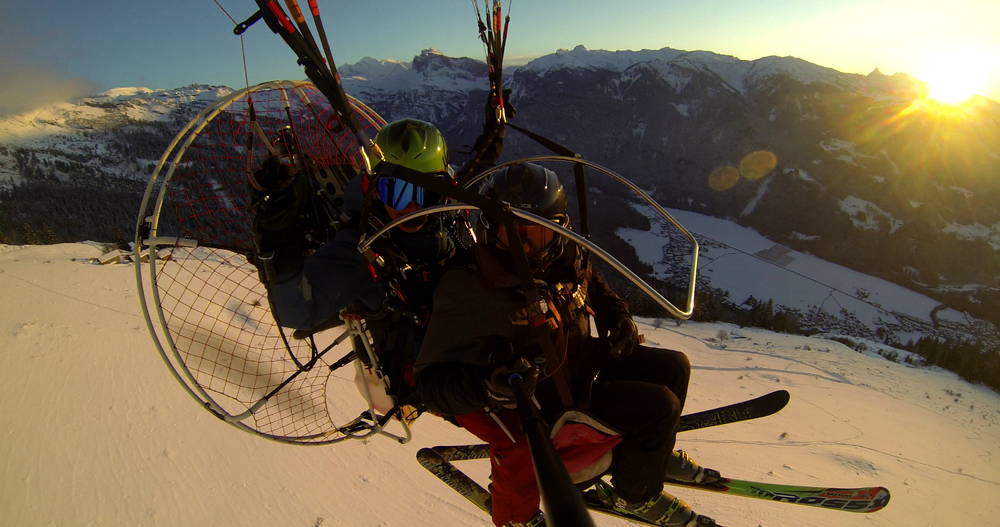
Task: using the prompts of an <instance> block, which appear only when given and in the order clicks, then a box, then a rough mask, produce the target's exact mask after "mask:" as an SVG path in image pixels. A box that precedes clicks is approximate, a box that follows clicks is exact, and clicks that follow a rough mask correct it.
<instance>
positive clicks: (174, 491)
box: [0, 244, 1000, 527]
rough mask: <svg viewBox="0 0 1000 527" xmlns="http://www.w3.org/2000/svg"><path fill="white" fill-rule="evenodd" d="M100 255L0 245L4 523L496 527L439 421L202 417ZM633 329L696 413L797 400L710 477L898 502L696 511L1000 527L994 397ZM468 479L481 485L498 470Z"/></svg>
mask: <svg viewBox="0 0 1000 527" xmlns="http://www.w3.org/2000/svg"><path fill="white" fill-rule="evenodd" d="M100 253H101V251H100V250H99V249H98V248H97V247H95V246H94V245H88V244H63V245H53V246H26V247H15V246H0V287H2V290H3V292H4V295H3V297H2V300H0V371H3V381H4V382H2V383H0V408H2V409H3V410H2V412H0V434H2V436H3V440H2V441H0V463H2V465H0V466H2V467H3V469H2V472H3V476H2V484H0V524H3V525H12V526H29V525H32V526H33V525H116V526H117V525H171V526H173V525H220V526H228V525H233V526H237V525H238V526H256V525H260V526H272V525H290V526H300V527H318V526H320V525H322V526H340V525H344V526H352V527H353V526H369V525H379V526H422V525H428V526H430V525H433V526H441V525H448V526H450V525H483V526H486V525H489V522H488V520H487V519H486V518H485V517H484V516H483V515H482V514H481V513H479V512H478V511H477V510H476V509H475V508H473V507H472V506H471V505H469V504H467V503H466V502H465V501H464V499H463V498H461V497H459V496H458V495H457V494H456V493H454V492H453V491H451V490H450V489H449V488H447V487H446V486H445V485H444V484H443V483H441V482H440V481H438V480H437V479H435V478H434V477H432V476H431V475H430V474H429V473H427V472H426V471H425V470H424V469H422V468H421V467H420V466H419V465H418V464H417V463H416V461H415V459H414V455H415V453H416V451H417V450H418V449H419V448H420V447H422V446H432V445H442V444H461V443H465V442H469V441H474V439H473V438H472V437H471V436H470V435H468V434H467V433H465V432H464V431H462V430H460V429H457V428H455V427H453V426H451V425H449V424H447V423H445V422H443V421H442V420H440V419H437V418H435V417H433V416H430V415H427V416H424V417H421V418H420V420H419V421H418V422H417V424H416V429H415V435H416V436H415V439H414V440H413V441H412V442H411V443H410V444H407V445H399V444H396V443H394V442H392V441H389V440H386V439H381V438H379V439H374V440H372V441H371V442H369V443H368V444H362V443H360V442H354V443H342V444H338V445H333V446H324V447H304V446H289V445H283V444H278V443H273V442H270V441H267V440H264V439H261V438H258V437H255V436H252V435H249V434H246V433H243V432H240V431H238V430H237V429H235V428H233V427H231V426H228V425H226V424H224V423H222V422H221V421H219V420H217V419H216V418H214V417H212V416H211V414H209V413H208V412H206V411H204V410H202V409H201V408H198V406H197V405H196V404H195V403H194V402H193V401H192V399H191V398H190V397H188V396H187V395H185V393H184V392H183V390H182V389H181V387H180V386H179V385H178V384H177V383H176V382H175V381H174V380H173V379H172V377H171V376H170V375H169V373H168V371H167V369H166V368H165V367H164V365H163V363H162V362H161V360H160V358H159V356H158V355H157V353H156V351H155V349H154V347H153V344H152V342H151V339H150V337H149V335H148V333H147V330H146V327H145V323H144V321H143V319H142V316H141V314H140V309H139V305H138V300H137V295H136V291H135V279H134V270H133V268H132V267H131V266H129V265H106V266H101V265H96V264H94V263H92V262H91V261H90V259H91V258H96V257H97V256H99V255H100ZM645 322H650V321H645ZM640 326H641V328H642V330H643V331H644V332H645V333H646V335H647V338H648V341H649V343H651V344H653V345H659V346H669V347H673V348H677V349H682V350H684V351H685V352H687V353H688V354H689V357H690V359H691V362H692V364H693V367H694V371H693V378H692V384H691V390H690V395H689V398H688V405H687V411H688V412H694V411H698V410H701V409H706V408H709V407H713V406H717V405H720V404H727V403H730V402H734V401H737V400H741V399H745V398H748V397H753V396H757V395H761V394H764V393H766V392H769V391H771V390H774V389H780V388H783V389H787V390H789V391H790V392H791V393H792V401H791V403H790V404H789V406H788V407H787V408H786V409H785V410H784V411H782V412H781V413H779V414H777V415H775V416H772V417H769V418H766V419H762V420H759V421H755V422H748V423H740V424H734V425H730V426H724V427H719V428H716V429H708V430H701V431H694V432H687V433H685V434H683V435H682V436H681V437H680V441H679V443H678V446H679V447H680V448H683V449H686V450H688V451H689V452H691V453H692V455H693V456H694V457H695V458H696V459H697V460H699V461H700V462H702V463H703V464H704V465H706V466H710V467H715V468H718V469H720V470H722V471H723V472H724V473H727V474H730V475H733V476H735V477H743V478H746V479H759V480H762V481H771V482H788V483H795V484H817V485H840V486H854V485H873V484H880V485H884V486H886V487H888V488H889V489H890V490H891V491H892V493H893V498H892V501H891V502H890V503H889V505H888V507H887V508H886V509H885V510H883V511H881V512H878V513H875V514H872V515H857V514H849V513H844V512H838V511H825V510H814V509H811V508H806V507H801V506H796V505H783V504H773V503H767V502H763V501H760V500H750V499H745V498H729V497H725V496H716V495H713V494H709V493H703V492H697V491H694V490H682V489H678V490H677V491H676V494H678V495H680V496H682V497H684V498H685V499H687V500H689V501H690V502H691V503H692V504H693V505H694V506H695V508H696V509H697V510H700V511H704V512H706V513H708V514H710V515H712V516H714V517H715V518H717V519H718V520H719V521H720V522H724V523H725V524H726V525H728V526H736V527H739V526H747V527H753V526H775V527H777V526H793V525H794V526H817V527H819V526H826V525H833V524H836V525H839V526H866V527H868V526H900V527H902V526H906V527H913V526H950V525H995V524H996V518H997V517H998V514H1000V505H998V503H997V500H996V499H995V498H996V496H997V494H998V491H1000V459H998V458H997V457H995V456H994V453H995V452H1000V426H998V423H997V421H998V419H1000V396H998V395H997V394H996V393H995V392H993V391H990V390H988V389H984V388H982V387H978V386H971V385H969V384H967V383H965V382H963V381H961V380H959V379H957V378H956V377H955V375H953V374H951V373H948V372H945V371H942V370H939V369H936V368H930V369H916V368H912V367H907V366H902V365H899V364H895V363H891V362H888V361H885V360H883V359H880V358H878V357H872V356H870V355H866V354H859V353H857V352H854V351H852V350H849V349H848V348H846V347H845V346H843V345H841V344H838V343H836V342H832V341H827V340H820V339H812V338H807V337H799V336H786V335H778V334H773V333H768V332H764V331H751V330H745V329H738V328H735V327H732V326H726V325H717V324H693V323H684V324H683V325H681V326H680V327H677V326H675V325H674V324H673V323H671V322H668V323H667V324H666V325H664V326H663V327H661V328H659V329H654V328H653V327H652V326H650V325H648V324H646V323H641V324H640ZM720 330H722V331H723V332H724V334H725V335H726V337H727V340H725V341H722V342H720V341H719V340H718V334H719V332H720ZM331 338H332V336H331ZM337 356H339V354H337ZM328 391H329V394H330V395H329V397H331V398H335V399H342V400H345V401H355V402H356V403H357V404H358V405H359V408H360V404H361V399H360V397H359V396H358V394H357V392H356V389H355V387H354V384H353V382H352V380H351V379H349V378H346V377H345V376H333V377H331V380H330V383H329V386H328ZM460 466H462V467H463V468H464V469H466V470H468V471H469V472H470V473H471V474H472V475H473V476H474V477H476V478H477V479H478V480H479V481H481V482H484V483H485V481H486V479H485V477H486V472H487V471H488V467H487V466H486V463H485V462H481V461H474V462H467V463H466V464H465V465H460ZM596 520H597V523H598V525H601V526H612V525H627V523H626V522H623V521H620V520H616V519H614V518H609V517H603V516H602V517H599V518H596Z"/></svg>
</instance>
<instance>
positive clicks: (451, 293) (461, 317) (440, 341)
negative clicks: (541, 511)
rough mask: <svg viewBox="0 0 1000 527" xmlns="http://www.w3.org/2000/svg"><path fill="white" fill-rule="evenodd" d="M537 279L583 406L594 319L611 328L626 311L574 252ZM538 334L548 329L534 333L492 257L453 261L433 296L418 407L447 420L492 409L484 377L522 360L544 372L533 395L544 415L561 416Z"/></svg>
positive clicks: (472, 255) (419, 364)
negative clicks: (579, 292)
mask: <svg viewBox="0 0 1000 527" xmlns="http://www.w3.org/2000/svg"><path fill="white" fill-rule="evenodd" d="M538 276H540V277H541V278H542V279H541V280H538V279H536V287H537V288H538V290H539V292H540V293H541V294H542V296H543V297H545V298H548V299H549V300H551V305H552V306H554V307H555V308H556V310H557V312H558V313H559V318H560V319H561V322H562V326H561V328H559V329H556V330H554V331H552V333H550V336H551V337H553V341H555V342H559V338H558V332H560V331H561V332H563V335H562V337H563V338H564V339H565V343H566V345H565V356H566V359H565V361H566V362H565V364H564V365H563V366H562V368H566V370H565V371H568V372H569V379H570V383H571V385H572V388H573V395H574V399H576V402H579V399H580V398H581V397H584V394H585V392H586V391H587V390H588V389H589V383H590V381H592V380H593V374H594V371H595V370H596V362H595V360H594V357H593V356H592V355H596V354H595V353H591V349H592V348H593V346H594V345H595V344H594V339H591V338H589V336H590V316H589V313H590V312H591V311H593V313H594V314H595V315H596V318H597V320H598V322H599V324H598V327H601V326H607V327H611V325H613V323H612V321H614V323H617V322H616V321H617V318H618V317H621V316H626V315H628V305H627V304H626V303H625V302H624V301H622V300H621V299H620V298H619V297H618V295H616V294H615V293H614V292H613V291H611V289H610V288H609V287H608V285H607V283H606V282H605V281H604V280H603V279H602V278H601V277H600V276H599V275H598V274H597V273H595V272H593V271H592V270H591V269H590V268H589V265H588V264H585V263H584V260H583V258H581V256H580V253H579V251H578V249H577V248H576V246H575V245H573V244H569V246H568V247H567V249H566V251H565V252H564V254H563V255H562V257H560V258H559V259H558V260H557V261H555V262H553V264H551V265H550V266H549V268H547V269H546V270H545V272H542V273H538ZM576 286H583V287H582V289H584V290H585V297H586V304H585V305H584V306H578V303H574V301H573V295H572V293H573V292H574V288H575V287H576ZM580 296H581V295H577V298H580ZM537 331H544V329H543V330H539V329H537V328H534V325H533V324H531V322H530V321H529V320H528V317H527V311H526V301H525V297H524V294H523V292H522V291H521V290H520V281H519V280H518V279H517V277H516V276H513V275H512V274H511V273H510V272H508V271H506V270H505V268H504V267H503V266H502V265H500V263H499V262H498V261H497V259H496V258H494V257H493V255H492V253H490V252H489V251H488V250H486V249H483V248H482V247H478V246H477V247H474V248H473V249H470V251H469V252H468V253H466V254H465V255H462V256H460V257H456V259H455V264H454V265H453V266H452V267H451V269H449V270H448V271H446V272H445V274H444V276H443V277H442V278H441V281H440V282H439V283H438V285H437V288H436V289H435V292H434V311H433V314H432V315H431V318H430V321H429V323H428V326H427V333H426V335H425V336H424V340H423V343H422V345H421V348H420V352H419V354H418V356H417V361H416V364H415V366H414V373H415V377H416V385H417V392H418V393H419V394H420V397H421V400H422V401H423V402H424V404H426V405H427V406H428V407H429V408H430V409H431V410H433V411H435V412H437V413H440V414H442V415H462V414H466V413H469V412H473V411H476V410H479V409H481V408H483V407H485V406H488V405H489V404H490V403H489V400H488V399H487V397H486V390H485V386H484V383H483V379H484V377H486V376H487V375H488V374H489V372H491V371H493V369H494V368H496V367H497V366H498V365H500V364H501V363H504V362H506V361H510V360H512V359H513V358H515V357H518V356H523V357H525V358H528V359H529V361H531V362H533V363H535V364H539V366H540V368H541V370H542V376H543V380H542V381H540V382H539V384H538V388H537V390H536V395H537V396H538V398H539V400H540V401H541V402H542V406H543V410H544V411H545V413H546V414H548V413H550V412H555V411H558V410H560V409H561V406H562V405H561V403H560V399H559V398H558V397H557V396H556V394H555V383H554V382H553V380H552V378H547V379H546V378H544V377H545V376H546V375H547V374H550V373H552V370H554V369H555V367H554V366H553V365H551V364H546V361H545V359H544V355H543V353H542V349H541V347H540V346H539V345H538V343H537V342H538V338H537V334H536V333H535V332H537ZM560 353H561V350H560ZM600 355H601V356H604V355H606V354H600ZM547 402H548V404H547ZM557 407H558V408H557Z"/></svg>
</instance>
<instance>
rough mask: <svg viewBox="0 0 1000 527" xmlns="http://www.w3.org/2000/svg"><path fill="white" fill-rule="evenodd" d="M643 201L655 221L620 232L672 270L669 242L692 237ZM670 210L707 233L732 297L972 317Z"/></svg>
mask: <svg viewBox="0 0 1000 527" xmlns="http://www.w3.org/2000/svg"><path fill="white" fill-rule="evenodd" d="M635 207H636V208H637V209H638V210H639V211H640V212H642V213H643V214H644V215H646V216H647V217H648V218H650V221H651V223H652V229H651V230H648V231H647V230H639V229H632V228H620V229H618V236H619V237H620V238H622V239H623V240H625V241H627V242H629V244H631V245H632V246H633V247H634V248H635V250H636V254H637V255H638V257H639V259H640V260H641V261H642V262H644V263H647V264H649V265H651V266H652V267H653V275H654V277H666V276H670V275H671V274H672V268H671V266H670V264H669V263H668V262H665V261H664V258H663V254H664V247H665V246H667V247H669V246H670V244H672V243H680V244H681V251H683V252H687V251H689V249H688V246H687V241H686V240H679V241H677V242H675V241H674V240H677V239H678V236H677V235H676V233H677V231H676V230H675V229H673V228H672V227H671V228H667V225H666V221H665V220H663V219H662V218H661V217H660V216H659V215H658V214H656V213H655V212H654V211H653V210H652V209H651V208H649V207H646V206H640V205H636V206H635ZM668 212H670V214H671V215H672V216H674V218H675V219H677V220H678V221H679V222H680V223H681V224H682V225H684V226H685V227H686V228H687V229H688V230H689V231H691V232H692V233H694V234H695V235H696V236H699V237H701V238H702V240H703V242H704V241H705V240H706V239H707V243H702V244H701V247H700V248H699V262H698V274H699V276H700V277H702V278H704V279H706V280H707V281H708V282H709V283H710V284H711V286H712V287H715V288H719V289H722V290H724V291H729V293H730V295H729V299H730V300H731V301H733V302H734V303H736V304H740V303H742V302H744V301H746V299H747V298H749V297H750V296H753V297H754V298H756V299H758V300H764V301H766V300H769V299H773V300H774V303H775V305H783V306H787V307H791V308H794V309H798V310H800V311H803V312H806V311H808V310H809V309H811V308H814V307H821V308H822V310H823V311H825V312H826V313H828V314H830V315H831V316H839V314H840V311H841V309H846V310H847V311H849V312H851V313H853V314H854V315H855V316H857V317H858V319H859V320H860V321H861V322H863V323H865V324H866V325H867V326H869V327H871V328H874V327H876V326H877V325H879V320H883V321H895V320H896V319H900V318H901V317H902V318H905V317H908V318H910V319H912V320H915V321H920V322H921V323H923V324H926V325H928V326H931V325H933V323H934V320H935V319H937V321H939V322H941V321H948V322H951V323H954V324H957V325H964V324H967V323H968V322H969V321H970V320H972V319H970V318H967V317H966V315H965V314H964V313H962V312H959V311H956V310H954V309H951V308H946V309H941V310H937V311H935V310H936V309H937V308H938V307H939V306H940V305H941V304H940V302H938V301H936V300H934V299H932V298H930V297H927V296H925V295H922V294H920V293H917V292H915V291H912V290H909V289H906V288H904V287H902V286H899V285H896V284H893V283H891V282H888V281H886V280H883V279H881V278H876V277H873V276H870V275H866V274H863V273H859V272H857V271H853V270H850V269H847V268H845V267H842V266H840V265H837V264H834V263H831V262H828V261H825V260H822V259H820V258H817V257H815V256H812V255H809V254H804V253H800V252H798V251H793V250H791V249H788V248H787V247H784V246H782V245H780V244H777V243H775V242H773V241H771V240H769V239H767V238H765V237H764V236H762V235H760V234H759V233H757V232H755V231H753V230H751V229H747V228H745V227H741V226H740V225H738V224H736V223H734V222H731V221H727V220H722V219H719V218H713V217H711V216H705V215H703V214H698V213H696V212H689V211H682V210H677V209H668ZM859 293H860V296H859ZM866 295H867V296H866ZM862 297H863V298H862ZM932 313H933V314H932ZM895 334H896V336H897V337H899V339H900V341H901V342H903V343H906V342H907V341H908V340H909V339H913V340H917V339H919V337H920V335H921V334H920V333H918V332H908V331H897V332H896V333H895Z"/></svg>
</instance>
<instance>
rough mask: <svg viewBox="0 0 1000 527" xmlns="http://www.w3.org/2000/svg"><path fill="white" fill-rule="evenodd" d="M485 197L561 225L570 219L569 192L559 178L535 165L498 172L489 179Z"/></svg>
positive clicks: (504, 169) (510, 167)
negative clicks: (567, 192) (568, 208)
mask: <svg viewBox="0 0 1000 527" xmlns="http://www.w3.org/2000/svg"><path fill="white" fill-rule="evenodd" d="M486 195H487V196H488V197H490V198H491V199H493V200H494V201H498V202H500V203H504V204H507V205H510V206H511V207H514V208H517V209H521V210H525V211H527V212H530V213H532V214H535V215H537V216H541V217H543V218H547V219H550V220H556V221H560V223H561V222H562V220H564V219H565V218H566V217H567V209H566V191H565V190H564V189H563V186H562V183H560V182H559V177H558V176H556V173H555V172H553V171H551V170H549V169H547V168H545V167H542V166H539V165H536V164H534V163H518V164H516V165H511V166H509V167H506V168H502V169H500V170H498V171H497V172H496V173H495V174H493V177H492V178H491V179H490V182H489V185H488V186H487V189H486Z"/></svg>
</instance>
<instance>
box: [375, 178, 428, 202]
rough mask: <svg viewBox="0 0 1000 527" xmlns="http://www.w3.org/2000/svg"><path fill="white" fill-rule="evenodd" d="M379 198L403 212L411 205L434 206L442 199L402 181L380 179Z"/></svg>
mask: <svg viewBox="0 0 1000 527" xmlns="http://www.w3.org/2000/svg"><path fill="white" fill-rule="evenodd" d="M378 198H379V199H380V200H381V201H382V203H385V204H386V206H387V207H389V208H391V209H392V210H403V209H405V208H406V207H408V206H409V205H410V204H411V203H416V204H417V205H418V206H420V207H426V206H428V205H433V204H435V203H437V202H438V200H439V199H441V196H440V195H438V194H437V193H435V192H431V191H429V190H427V189H425V188H423V187H418V186H416V185H414V184H413V183H410V182H408V181H403V180H402V179H396V178H391V177H380V178H379V179H378Z"/></svg>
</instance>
